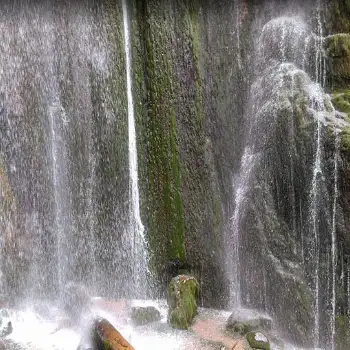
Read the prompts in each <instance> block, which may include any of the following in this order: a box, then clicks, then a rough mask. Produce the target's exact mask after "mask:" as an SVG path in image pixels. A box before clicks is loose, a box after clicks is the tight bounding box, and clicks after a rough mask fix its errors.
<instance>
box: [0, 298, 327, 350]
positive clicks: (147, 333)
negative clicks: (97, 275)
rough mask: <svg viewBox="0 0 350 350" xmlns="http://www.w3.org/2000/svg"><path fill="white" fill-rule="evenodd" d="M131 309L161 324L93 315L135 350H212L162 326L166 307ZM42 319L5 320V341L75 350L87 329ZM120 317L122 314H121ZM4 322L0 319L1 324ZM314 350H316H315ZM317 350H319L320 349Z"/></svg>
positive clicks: (55, 316) (26, 315) (26, 314)
mask: <svg viewBox="0 0 350 350" xmlns="http://www.w3.org/2000/svg"><path fill="white" fill-rule="evenodd" d="M131 306H154V307H156V308H157V309H158V310H159V311H160V313H161V317H162V319H161V321H160V322H157V323H154V324H151V325H147V326H142V327H133V325H132V323H131V320H130V318H129V316H126V313H125V312H123V311H121V313H120V314H118V313H116V312H113V314H112V313H111V312H109V311H108V310H106V309H105V308H102V307H96V306H95V307H94V308H93V313H94V315H96V316H97V315H98V316H101V317H104V318H106V319H108V320H109V321H110V322H111V323H112V324H113V325H114V326H115V328H116V329H118V331H119V332H120V333H121V334H122V335H123V336H124V338H125V339H126V340H127V341H128V342H129V343H130V344H131V345H132V346H133V347H134V348H135V349H136V350H149V349H152V350H153V349H155V350H163V349H168V350H180V349H191V350H197V349H198V350H202V349H213V347H212V345H210V344H209V343H208V344H206V343H205V342H203V340H200V339H199V338H198V337H197V336H196V334H195V333H194V332H192V331H181V330H174V329H171V328H170V327H169V326H168V325H167V322H166V317H167V307H166V302H165V301H150V300H147V301H142V300H135V301H132V302H128V307H131ZM47 310H49V312H46V315H45V316H46V317H45V318H44V317H42V316H40V315H39V314H38V313H37V312H35V311H34V310H33V307H28V308H26V309H23V310H21V311H17V312H13V313H12V315H11V317H10V318H9V320H11V322H12V324H13V332H12V333H11V334H10V335H9V336H8V337H6V339H10V340H12V341H13V342H14V343H15V344H18V347H17V346H15V347H14V349H17V348H23V349H25V350H26V349H28V350H49V349H51V350H52V349H54V350H76V349H77V347H78V345H79V342H80V340H81V338H82V336H83V334H84V332H86V331H88V329H89V327H88V326H87V325H86V327H84V325H82V326H81V327H80V328H79V329H75V330H74V329H69V328H63V329H60V330H58V331H56V332H55V330H56V329H57V327H58V324H59V319H60V318H61V317H62V315H61V313H60V311H59V310H58V309H55V308H54V307H50V308H49V309H48V308H47V309H46V311H47ZM123 313H124V314H123ZM229 315H230V312H227V311H218V310H209V309H199V318H200V319H210V320H212V321H213V322H216V323H217V324H224V322H225V321H226V320H227V318H228V316H229ZM6 321H7V319H6V318H3V324H6ZM271 349H273V350H280V349H282V348H280V347H279V346H277V345H274V344H272V347H271ZM283 350H309V349H301V348H298V347H295V346H293V345H291V344H285V345H284V348H283ZM315 350H316V349H315ZM320 350H321V349H320Z"/></svg>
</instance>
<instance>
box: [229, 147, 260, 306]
mask: <svg viewBox="0 0 350 350" xmlns="http://www.w3.org/2000/svg"><path fill="white" fill-rule="evenodd" d="M256 157H257V156H256V155H254V154H253V153H252V150H251V148H250V146H247V147H246V148H245V150H244V154H243V157H242V161H241V167H240V169H241V170H240V172H239V174H238V176H237V181H234V188H235V193H234V201H235V209H234V212H233V216H232V218H231V232H232V233H231V236H230V241H229V246H230V249H229V257H228V260H227V261H228V262H229V266H228V270H229V271H228V276H229V283H230V302H231V303H232V305H231V306H233V307H236V308H239V307H240V306H241V286H240V259H239V251H240V223H241V221H240V220H241V218H242V216H243V215H244V208H245V203H246V200H247V198H246V196H247V193H248V190H249V185H250V179H251V176H252V175H253V169H254V165H255V164H256V162H255V161H256Z"/></svg>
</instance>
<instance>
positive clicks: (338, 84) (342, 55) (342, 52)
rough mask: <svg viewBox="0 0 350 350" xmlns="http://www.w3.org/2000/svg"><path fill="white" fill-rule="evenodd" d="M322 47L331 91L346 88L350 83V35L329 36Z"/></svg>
mask: <svg viewBox="0 0 350 350" xmlns="http://www.w3.org/2000/svg"><path fill="white" fill-rule="evenodd" d="M324 45H325V50H326V53H327V59H328V72H327V73H328V74H329V76H330V79H331V86H332V89H338V88H344V87H347V86H348V85H349V82H350V61H349V58H350V35H349V34H345V33H337V34H334V35H329V36H328V37H326V38H325V41H324Z"/></svg>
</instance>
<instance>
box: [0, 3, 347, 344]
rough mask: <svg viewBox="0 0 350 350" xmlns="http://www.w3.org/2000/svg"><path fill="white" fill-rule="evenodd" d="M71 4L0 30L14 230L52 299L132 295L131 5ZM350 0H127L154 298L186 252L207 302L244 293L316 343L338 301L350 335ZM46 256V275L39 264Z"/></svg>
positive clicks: (218, 303)
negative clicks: (58, 293) (66, 285)
mask: <svg viewBox="0 0 350 350" xmlns="http://www.w3.org/2000/svg"><path fill="white" fill-rule="evenodd" d="M68 5H69V4H68V2H67V3H65V2H64V3H62V4H61V5H59V6H58V7H57V8H56V10H55V9H54V7H52V8H51V7H50V6H51V5H45V6H46V7H45V6H44V5H43V6H39V5H38V6H37V7H35V8H34V7H33V8H32V9H31V10H30V11H28V13H29V14H30V13H36V14H39V16H38V18H39V19H40V20H41V22H40V20H39V21H37V22H35V23H36V24H35V26H33V27H31V26H30V25H29V24H30V23H32V22H31V17H30V16H29V17H27V15H26V14H24V13H22V12H18V13H16V11H15V10H12V11H13V13H12V12H11V10H9V9H10V7H5V8H6V11H9V12H6V11H4V13H6V14H7V17H6V18H7V22H6V23H7V26H8V28H12V29H13V28H15V27H16V25H17V24H16V23H22V25H21V26H20V32H22V35H24V37H25V38H27V41H23V38H22V39H21V37H20V36H19V35H17V34H16V33H17V32H18V31H16V30H12V29H11V30H8V31H7V30H6V27H4V28H0V30H2V31H3V34H4V35H3V36H4V38H5V39H4V41H3V44H2V45H3V50H2V52H3V54H2V55H3V56H1V57H2V59H1V60H0V62H4V63H3V64H4V67H5V68H4V69H3V70H2V71H1V72H2V73H1V77H2V79H1V83H0V87H1V90H4V91H5V95H4V106H5V110H6V116H5V117H4V118H3V120H2V122H3V125H1V133H2V139H1V152H2V156H3V158H4V163H5V166H6V168H7V170H8V174H9V183H10V184H11V187H12V189H13V193H14V197H15V198H16V199H17V202H18V205H17V206H16V210H17V212H18V215H17V218H18V220H19V221H18V222H17V224H16V225H17V227H18V230H19V231H20V232H21V234H22V235H23V234H24V233H26V232H27V233H28V235H27V236H28V237H31V238H30V243H29V244H28V247H29V248H30V249H29V250H32V251H34V252H35V254H33V256H32V257H30V256H29V261H30V262H29V264H28V265H29V266H31V269H29V272H28V271H26V270H25V269H22V267H20V266H19V267H18V269H17V271H18V273H22V274H23V275H25V276H26V278H27V280H28V281H29V284H30V282H33V281H40V283H38V285H40V287H39V288H38V290H39V291H36V292H40V293H42V294H46V292H47V290H52V291H53V290H55V287H56V285H57V283H58V282H57V280H59V279H62V280H70V279H76V280H80V281H82V282H85V283H87V284H91V285H92V286H93V288H94V289H95V290H96V292H98V293H102V294H105V295H110V296H113V297H116V296H125V295H130V293H132V292H133V286H132V281H131V279H130V278H129V275H130V273H131V270H132V268H131V263H132V261H131V260H132V258H131V257H130V255H131V256H132V254H130V252H129V251H130V249H131V247H132V237H133V233H132V232H129V231H128V230H129V229H130V227H129V226H128V222H129V209H130V205H131V204H130V198H129V196H128V190H129V188H128V179H129V171H128V165H127V164H128V140H127V117H126V116H127V101H126V99H127V97H126V93H125V86H126V77H125V52H124V51H125V46H124V44H125V42H124V36H123V28H122V23H123V13H122V6H121V3H119V2H118V3H117V6H116V5H115V3H114V1H109V0H104V1H102V2H100V3H99V4H97V3H96V4H91V3H89V2H87V3H85V2H84V1H81V2H79V4H77V5H75V7H74V8H70V7H69V6H68ZM28 6H30V5H28ZM348 7H349V6H348V5H347V1H343V2H341V1H330V2H327V4H322V3H321V2H317V3H315V2H314V1H311V0H310V1H287V2H286V1H278V0H275V1H268V0H266V1H244V0H236V1H220V2H218V1H211V0H207V1H205V2H203V1H199V0H198V1H190V0H188V1H187V0H177V1H171V0H164V1H161V2H159V1H153V0H149V1H136V0H135V1H130V2H129V3H128V12H129V18H130V30H131V45H132V85H133V98H134V107H135V118H136V131H137V148H138V176H139V186H140V196H141V198H140V207H141V216H142V222H143V224H144V226H145V236H146V238H147V241H148V249H149V257H150V262H149V265H150V266H149V267H150V271H151V274H152V280H153V282H154V285H152V291H153V294H155V295H157V296H159V295H164V292H165V290H166V289H165V284H166V281H167V280H168V278H169V276H167V275H166V270H167V265H168V264H169V262H170V261H172V260H174V259H179V260H181V261H186V263H187V265H188V266H189V268H190V270H191V272H192V273H194V274H195V275H196V276H197V277H198V280H199V281H200V284H201V291H200V294H201V296H200V301H201V303H202V304H203V305H205V306H211V307H217V308H219V307H228V306H230V307H231V306H232V300H233V299H237V300H238V299H240V301H241V302H242V305H244V306H247V307H255V308H259V309H261V310H265V311H267V312H269V313H271V314H272V315H273V316H274V317H275V319H276V323H277V324H278V325H279V327H280V328H281V330H282V331H283V332H284V333H285V335H286V336H287V337H288V336H289V337H290V338H292V339H293V340H294V341H297V342H299V343H303V344H306V345H308V344H310V343H312V344H315V343H318V342H320V343H323V344H324V343H326V344H328V343H329V339H330V338H331V334H332V332H333V329H332V327H333V326H332V325H333V324H334V322H335V317H334V316H335V315H334V295H336V297H335V300H336V305H335V311H336V315H337V327H338V328H337V336H338V337H339V338H341V340H342V342H343V343H344V344H346V343H345V340H346V334H345V333H346V332H345V330H344V329H345V327H346V325H347V322H348V321H347V318H346V317H345V316H346V315H347V314H348V313H349V309H350V304H349V285H350V278H349V269H348V267H349V266H350V260H349V255H350V239H349V237H348V234H347V233H348V231H349V227H350V210H349V204H350V203H349V202H350V192H349V188H348V187H349V185H348V183H349V180H350V164H349V161H350V156H349V150H350V146H349V145H350V136H349V135H350V134H349V126H348V122H349V115H348V113H350V97H349V96H350V93H349V82H350V78H349V77H350V69H349V67H350V66H349V55H350V40H349V36H350V32H349V30H350V26H349V19H348V17H349V8H348ZM81 9H85V11H83V12H81V11H80V10H81ZM31 11H32V12H31ZM48 23H49V24H50V25H49V26H48V25H47V24H48ZM44 24H46V25H44ZM16 28H17V27H16ZM23 33H24V34H23ZM34 34H35V35H34ZM43 43H44V44H45V45H46V46H45V47H46V48H47V50H49V54H47V53H46V52H44V50H43V48H42V47H43ZM7 44H8V45H7ZM6 45H7V46H6ZM14 48H15V49H14ZM11 50H14V51H15V53H16V55H17V56H18V57H19V58H18V59H17V60H18V61H16V60H14V61H13V62H15V63H16V64H15V63H13V62H12V61H11V60H10V56H11V55H12V52H11ZM6 52H8V54H7V55H6V54H5V53H6ZM17 56H16V57H17ZM26 57H27V59H28V60H29V61H28V62H30V64H28V65H27V64H26V62H27V61H26V60H25V59H24V58H26ZM12 63H13V65H12ZM4 72H6V74H5V73H4ZM23 77H25V78H26V79H24V78H23ZM1 90H0V92H1ZM14 91H15V92H16V91H20V93H18V96H19V97H18V96H17V94H15V93H13V92H14ZM326 93H329V94H330V96H331V97H329V96H328V95H327V94H326ZM331 102H332V103H333V104H332V103H331ZM333 106H334V107H335V109H334V108H333ZM339 112H340V113H339ZM1 113H2V112H1ZM335 185H336V186H335ZM62 203H63V205H62ZM3 212H5V209H4V211H3ZM19 213H20V214H19ZM25 218H27V219H25ZM33 223H35V225H34V224H33ZM33 232H35V233H36V234H34V233H33ZM129 241H130V242H131V243H130V242H129ZM57 247H58V248H60V249H56V248H57ZM23 250H25V249H23ZM42 251H45V254H44V255H43V256H42V255H40V252H42ZM60 252H61V253H60ZM62 252H64V258H62ZM29 255H30V254H29ZM334 259H335V260H334ZM43 262H46V263H47V266H48V271H47V276H45V277H44V278H43V279H41V278H39V277H40V276H38V274H37V272H35V271H36V267H38V266H39V265H40V264H42V263H43ZM334 262H336V264H335V263H334ZM57 264H62V265H63V266H64V268H62V271H61V272H59V271H58V272H57ZM333 276H335V277H333ZM334 281H335V282H334ZM334 290H335V291H336V294H335V293H334ZM286 310H287V312H286ZM344 334H345V335H344ZM318 338H319V341H318ZM344 348H346V346H345V345H344Z"/></svg>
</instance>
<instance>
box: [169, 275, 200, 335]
mask: <svg viewBox="0 0 350 350" xmlns="http://www.w3.org/2000/svg"><path fill="white" fill-rule="evenodd" d="M198 292H199V284H198V282H197V280H196V279H195V278H194V277H192V276H186V275H179V276H177V277H175V278H173V279H172V280H171V282H170V285H169V290H168V306H169V312H168V322H169V323H170V325H171V326H172V327H173V328H178V329H188V328H189V327H190V326H191V324H192V322H193V319H194V317H195V316H196V314H197V298H198Z"/></svg>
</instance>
